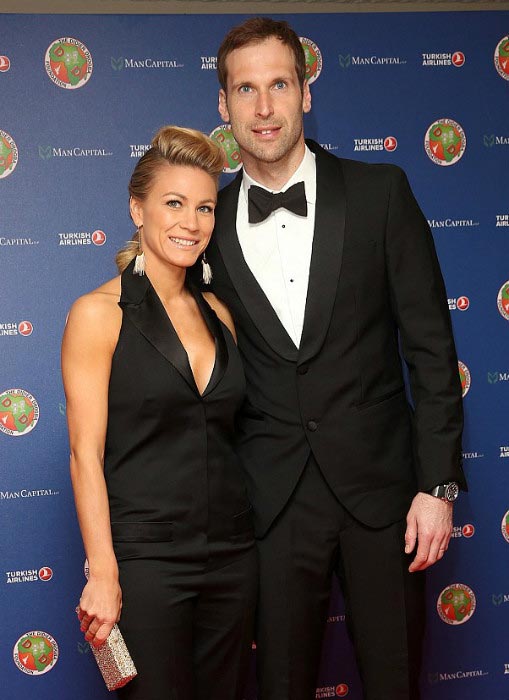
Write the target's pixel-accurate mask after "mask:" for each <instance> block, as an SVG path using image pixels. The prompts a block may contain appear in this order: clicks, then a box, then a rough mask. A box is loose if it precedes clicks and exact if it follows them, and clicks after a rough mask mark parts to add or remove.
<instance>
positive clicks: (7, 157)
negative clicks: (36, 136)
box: [0, 129, 18, 179]
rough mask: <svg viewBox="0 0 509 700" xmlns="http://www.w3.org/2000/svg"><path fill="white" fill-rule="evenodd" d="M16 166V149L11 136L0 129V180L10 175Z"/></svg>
mask: <svg viewBox="0 0 509 700" xmlns="http://www.w3.org/2000/svg"><path fill="white" fill-rule="evenodd" d="M17 164H18V148H17V146H16V144H15V143H14V139H13V138H12V136H9V134H8V133H7V132H6V131H2V129H0V179H1V178H3V177H7V176H8V175H10V174H11V173H12V171H13V170H14V168H15V167H16V165H17Z"/></svg>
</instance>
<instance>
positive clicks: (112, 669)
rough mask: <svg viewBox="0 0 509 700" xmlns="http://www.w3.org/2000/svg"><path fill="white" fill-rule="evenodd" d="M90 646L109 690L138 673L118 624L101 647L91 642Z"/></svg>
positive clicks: (118, 686) (127, 681)
mask: <svg viewBox="0 0 509 700" xmlns="http://www.w3.org/2000/svg"><path fill="white" fill-rule="evenodd" d="M90 647H91V649H92V653H93V654H94V656H95V660H96V661H97V665H98V666H99V670H100V672H101V673H102V677H103V678H104V682H105V683H106V687H107V688H108V690H116V689H117V688H122V686H124V685H125V684H126V683H129V681H131V680H132V679H133V678H134V677H135V676H136V675H137V673H138V671H137V670H136V666H135V665H134V662H133V660H132V659H131V655H130V654H129V651H128V649H127V647H126V644H125V642H124V638H123V637H122V634H121V633H120V630H119V629H118V625H113V629H112V630H111V632H110V633H109V635H108V638H107V640H106V641H105V642H104V644H101V646H100V647H94V646H93V644H91V645H90Z"/></svg>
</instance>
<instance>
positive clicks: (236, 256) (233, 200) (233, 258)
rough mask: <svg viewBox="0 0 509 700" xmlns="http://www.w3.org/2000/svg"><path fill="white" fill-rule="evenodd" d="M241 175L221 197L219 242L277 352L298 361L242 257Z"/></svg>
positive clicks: (251, 312)
mask: <svg viewBox="0 0 509 700" xmlns="http://www.w3.org/2000/svg"><path fill="white" fill-rule="evenodd" d="M241 182H242V174H241V173H240V174H239V175H238V176H237V177H236V178H235V180H234V181H233V182H232V183H231V184H230V185H229V186H228V187H226V188H225V189H224V190H223V191H222V192H221V194H220V206H218V208H217V209H216V225H215V231H216V233H215V234H214V237H215V241H216V243H217V246H218V248H219V250H220V252H221V255H222V257H223V261H224V264H225V266H226V269H227V271H228V274H229V276H230V279H231V281H232V283H233V286H234V287H235V290H236V292H237V294H238V295H239V297H240V299H241V301H242V303H243V304H244V306H245V308H246V310H247V312H248V314H249V315H250V316H251V319H252V320H253V322H254V324H255V325H256V327H257V328H258V330H259V331H260V333H261V334H262V335H263V337H264V338H265V340H266V341H267V343H268V344H269V345H270V346H271V347H272V349H273V350H275V352H277V353H278V354H279V355H281V356H282V357H284V358H285V359H287V360H296V359H297V352H298V351H297V348H296V346H295V344H294V342H293V341H292V339H291V338H290V336H289V335H288V333H287V332H286V330H285V328H284V326H283V325H282V324H281V321H280V320H279V318H278V316H277V314H276V312H275V311H274V309H273V308H272V305H271V303H270V302H269V300H268V299H267V297H266V296H265V294H264V292H263V290H262V288H261V287H260V285H259V284H258V282H257V281H256V278H255V276H254V275H253V273H252V272H251V270H250V269H249V266H248V264H247V263H246V261H245V259H244V255H243V254H242V248H241V247H240V243H239V239H238V236H237V227H236V218H237V202H238V197H239V189H240V185H241Z"/></svg>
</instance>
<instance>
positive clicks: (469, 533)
mask: <svg viewBox="0 0 509 700" xmlns="http://www.w3.org/2000/svg"><path fill="white" fill-rule="evenodd" d="M474 534H475V527H474V526H473V525H472V524H471V523H468V524H467V525H455V526H454V527H453V529H452V535H451V537H466V538H467V539H470V538H471V537H473V536H474Z"/></svg>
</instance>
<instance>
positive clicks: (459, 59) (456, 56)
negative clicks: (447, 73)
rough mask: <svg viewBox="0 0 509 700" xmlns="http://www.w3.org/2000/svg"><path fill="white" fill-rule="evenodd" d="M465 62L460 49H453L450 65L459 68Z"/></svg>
mask: <svg viewBox="0 0 509 700" xmlns="http://www.w3.org/2000/svg"><path fill="white" fill-rule="evenodd" d="M464 64H465V54H464V53H463V52H462V51H455V52H454V53H453V55H452V65H453V66H456V68H461V66H463V65H464Z"/></svg>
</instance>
